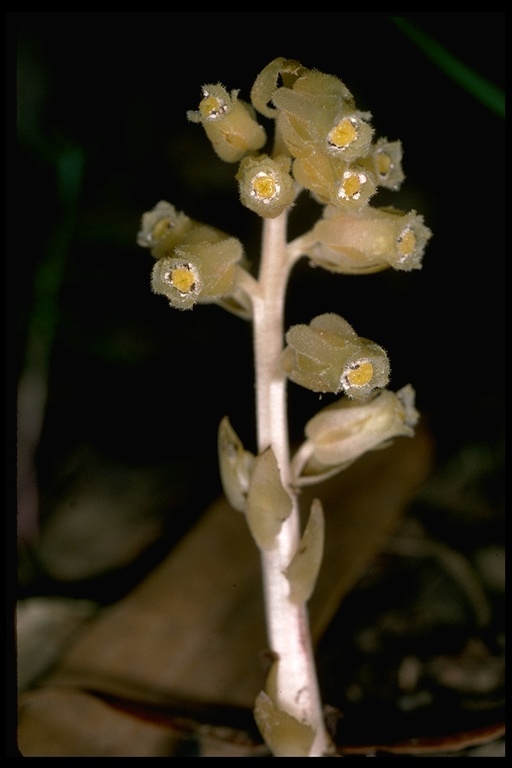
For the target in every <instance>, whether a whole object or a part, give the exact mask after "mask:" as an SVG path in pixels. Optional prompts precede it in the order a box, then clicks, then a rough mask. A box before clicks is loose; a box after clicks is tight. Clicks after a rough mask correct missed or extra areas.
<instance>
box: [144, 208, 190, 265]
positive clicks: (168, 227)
mask: <svg viewBox="0 0 512 768" xmlns="http://www.w3.org/2000/svg"><path fill="white" fill-rule="evenodd" d="M196 224H197V222H195V221H194V220H193V219H190V218H189V217H188V216H187V215H186V214H184V213H183V212H182V211H177V210H176V208H175V207H174V205H172V204H171V203H168V202H167V200H160V202H158V203H157V204H156V205H155V206H154V208H152V209H151V210H150V211H146V213H143V214H142V221H141V225H140V229H139V231H138V233H137V244H138V245H140V246H142V247H143V248H149V249H150V250H151V255H152V256H154V257H155V259H160V258H161V257H162V256H164V255H165V254H166V253H170V252H171V251H172V249H173V248H175V246H176V245H178V243H180V242H181V240H182V239H183V237H184V236H185V234H186V233H187V232H188V231H189V230H190V229H191V228H192V227H193V226H194V225H196Z"/></svg>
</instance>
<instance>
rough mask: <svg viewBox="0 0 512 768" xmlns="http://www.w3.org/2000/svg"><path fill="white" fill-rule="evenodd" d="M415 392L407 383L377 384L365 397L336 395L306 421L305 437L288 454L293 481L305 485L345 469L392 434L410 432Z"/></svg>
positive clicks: (414, 415) (414, 421) (414, 417)
mask: <svg viewBox="0 0 512 768" xmlns="http://www.w3.org/2000/svg"><path fill="white" fill-rule="evenodd" d="M414 400H415V392H414V389H413V388H412V386H411V385H410V384H407V385H406V386H405V387H402V389H400V390H398V392H396V393H394V392H390V391H389V390H383V391H382V392H378V393H376V394H374V395H373V396H372V397H371V398H370V399H369V400H367V401H365V402H356V401H354V400H346V399H344V398H343V399H342V400H339V401H338V402H336V403H333V404H332V405H328V406H327V407H326V408H323V409H322V410H321V411H320V412H319V413H317V414H316V416H313V418H312V419H310V420H309V421H308V423H307V424H306V428H305V434H306V438H307V439H306V441H305V442H304V443H303V444H302V445H301V447H300V448H299V450H298V451H297V453H296V454H295V456H294V457H293V460H292V472H293V475H294V483H295V484H296V485H311V484H312V483H315V482H320V481H321V480H325V479H327V478H328V477H332V476H333V475H334V474H336V473H337V472H340V471H341V470H343V469H346V468H347V467H348V466H349V465H350V464H352V463H353V462H354V461H355V460H356V459H358V458H359V457H360V456H362V455H363V454H365V453H366V452H367V451H372V450H375V449H377V448H384V447H386V446H387V445H389V441H390V440H392V439H393V438H395V437H399V436H405V437H413V436H414V429H413V428H414V427H415V426H416V424H417V422H418V419H419V413H418V411H417V410H416V408H415V405H414Z"/></svg>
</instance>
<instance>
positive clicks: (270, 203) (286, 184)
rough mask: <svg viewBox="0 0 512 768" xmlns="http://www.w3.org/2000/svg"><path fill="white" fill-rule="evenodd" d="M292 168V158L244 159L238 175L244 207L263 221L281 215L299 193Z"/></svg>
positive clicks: (258, 157) (263, 157) (265, 156)
mask: <svg viewBox="0 0 512 768" xmlns="http://www.w3.org/2000/svg"><path fill="white" fill-rule="evenodd" d="M290 167H291V159H290V158H289V157H283V156H280V157H276V158H270V157H269V156H268V155H259V156H257V157H244V158H243V160H242V161H241V163H240V167H239V169H238V173H237V175H236V179H237V181H238V186H239V190H240V201H241V203H242V205H245V207H246V208H249V209H250V210H251V211H254V213H257V214H258V215H259V216H262V217H263V218H268V219H274V218H275V217H276V216H279V215H280V214H281V213H282V212H283V211H284V210H285V209H286V208H289V207H290V206H291V205H292V203H293V201H294V198H295V194H296V187H295V183H294V181H293V178H292V177H291V175H290Z"/></svg>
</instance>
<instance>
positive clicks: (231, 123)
mask: <svg viewBox="0 0 512 768" xmlns="http://www.w3.org/2000/svg"><path fill="white" fill-rule="evenodd" d="M187 117H188V119H189V120H190V121H191V122H193V123H201V124H202V126H203V128H204V130H205V132H206V135H207V136H208V138H209V139H210V141H211V143H212V146H213V149H214V151H215V152H216V154H217V155H218V156H219V157H220V158H221V160H225V161H226V162H227V163H236V162H238V161H239V160H241V158H242V157H243V156H244V155H245V154H246V153H247V152H250V151H254V150H257V149H261V147H262V146H263V145H264V143H265V141H266V134H265V129H264V128H263V127H262V126H261V125H260V124H259V123H258V122H257V120H256V119H255V111H254V109H253V107H252V106H251V105H250V104H247V103H246V102H245V101H242V100H240V99H239V98H238V91H231V94H229V93H228V92H227V90H226V89H225V88H224V87H223V86H222V85H220V84H218V85H205V86H203V98H202V100H201V102H200V104H199V109H198V110H197V111H192V110H189V111H188V112H187Z"/></svg>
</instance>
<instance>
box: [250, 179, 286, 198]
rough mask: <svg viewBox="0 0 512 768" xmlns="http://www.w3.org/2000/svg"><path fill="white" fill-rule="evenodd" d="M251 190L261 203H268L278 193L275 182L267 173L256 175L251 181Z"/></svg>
mask: <svg viewBox="0 0 512 768" xmlns="http://www.w3.org/2000/svg"><path fill="white" fill-rule="evenodd" d="M251 188H252V191H253V193H254V195H255V196H256V197H259V198H260V199H262V200H263V201H265V202H266V201H269V200H271V199H272V198H274V197H275V196H276V195H277V194H278V192H279V185H278V184H277V183H276V180H275V179H274V178H273V177H272V176H271V175H270V174H268V173H264V172H261V173H257V174H256V176H255V177H254V178H253V179H252V181H251Z"/></svg>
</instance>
